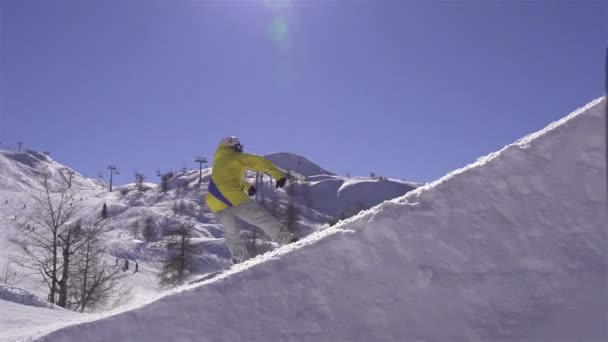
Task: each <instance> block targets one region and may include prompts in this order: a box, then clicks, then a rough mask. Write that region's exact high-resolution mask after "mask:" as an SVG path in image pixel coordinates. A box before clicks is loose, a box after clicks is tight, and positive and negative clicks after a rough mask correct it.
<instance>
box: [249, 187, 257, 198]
mask: <svg viewBox="0 0 608 342" xmlns="http://www.w3.org/2000/svg"><path fill="white" fill-rule="evenodd" d="M256 192H257V190H256V189H255V186H251V187H249V190H247V194H248V195H249V197H253V196H255V193H256Z"/></svg>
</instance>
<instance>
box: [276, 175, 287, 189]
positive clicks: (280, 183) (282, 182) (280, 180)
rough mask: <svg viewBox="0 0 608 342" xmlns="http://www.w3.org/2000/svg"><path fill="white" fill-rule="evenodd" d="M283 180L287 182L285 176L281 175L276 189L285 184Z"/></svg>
mask: <svg viewBox="0 0 608 342" xmlns="http://www.w3.org/2000/svg"><path fill="white" fill-rule="evenodd" d="M285 182H287V178H285V177H283V178H281V179H279V180H278V181H277V189H278V188H282V187H284V186H285Z"/></svg>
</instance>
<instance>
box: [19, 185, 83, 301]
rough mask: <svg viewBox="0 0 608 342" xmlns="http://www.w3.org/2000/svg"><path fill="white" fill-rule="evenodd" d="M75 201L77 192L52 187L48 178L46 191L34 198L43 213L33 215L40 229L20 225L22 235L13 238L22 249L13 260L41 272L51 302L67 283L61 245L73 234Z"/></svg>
mask: <svg viewBox="0 0 608 342" xmlns="http://www.w3.org/2000/svg"><path fill="white" fill-rule="evenodd" d="M73 200H74V195H73V193H72V192H71V191H70V190H69V188H68V187H59V188H52V187H51V185H50V184H49V182H48V177H45V179H44V192H43V194H41V195H39V196H36V197H34V201H35V202H36V205H37V206H38V208H37V209H38V210H37V211H38V213H39V214H40V216H39V217H33V218H30V221H32V222H34V223H35V224H36V226H37V227H40V229H35V230H29V229H27V228H26V227H20V228H21V232H22V235H21V236H19V237H17V238H15V239H13V242H14V243H15V244H16V245H17V246H18V248H19V251H20V254H19V255H18V256H16V257H14V258H13V260H14V261H15V263H17V264H18V265H20V266H22V267H25V268H28V269H31V270H33V271H34V272H36V273H38V274H40V275H41V277H42V280H43V283H44V284H46V285H47V286H48V289H49V295H48V301H49V302H50V303H55V302H56V301H57V295H58V294H59V293H60V292H61V291H62V289H60V286H64V285H65V281H63V279H62V274H63V273H64V272H63V267H64V265H63V262H64V260H65V257H63V250H64V248H65V247H64V246H63V245H62V244H63V243H64V240H66V238H68V239H69V238H71V236H72V235H71V234H72V233H71V231H72V229H73V227H72V225H70V224H69V222H70V220H71V219H72V218H73V217H74V209H75V207H74V206H72V203H73ZM68 247H71V246H68ZM62 257H63V258H62ZM67 257H68V258H69V252H68V256H67ZM65 280H66V281H67V278H66V279H65ZM63 304H64V305H65V303H63ZM58 305H59V303H58Z"/></svg>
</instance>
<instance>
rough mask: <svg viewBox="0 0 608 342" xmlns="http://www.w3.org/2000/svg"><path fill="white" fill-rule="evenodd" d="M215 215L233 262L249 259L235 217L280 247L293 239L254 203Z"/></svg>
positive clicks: (227, 209)
mask: <svg viewBox="0 0 608 342" xmlns="http://www.w3.org/2000/svg"><path fill="white" fill-rule="evenodd" d="M215 215H216V216H217V218H218V220H219V221H220V223H222V225H223V226H224V232H225V239H226V244H227V245H228V250H229V251H230V254H231V256H232V260H233V261H234V262H242V261H245V260H247V259H248V258H249V252H248V251H247V248H246V247H245V243H244V242H243V240H242V239H241V229H240V228H239V227H238V226H237V224H236V218H237V217H238V218H240V219H241V220H243V221H245V222H247V223H249V224H251V225H254V226H256V227H259V228H260V229H262V230H263V231H264V233H266V235H268V236H269V237H270V238H271V239H272V240H273V241H275V242H278V243H279V244H281V245H284V244H287V243H289V241H290V240H291V239H292V238H293V237H294V235H293V234H291V233H290V232H289V231H288V230H287V228H285V227H284V226H283V225H282V224H281V223H279V221H277V219H275V218H274V217H272V215H270V214H269V213H268V212H267V211H266V210H265V209H264V208H263V207H262V206H261V205H260V204H259V203H258V202H256V201H248V202H246V203H243V204H240V205H237V206H236V207H229V208H226V209H224V210H222V211H220V212H218V213H216V214H215Z"/></svg>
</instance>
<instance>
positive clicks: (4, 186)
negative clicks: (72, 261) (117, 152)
mask: <svg viewBox="0 0 608 342" xmlns="http://www.w3.org/2000/svg"><path fill="white" fill-rule="evenodd" d="M293 156H294V155H291V154H288V153H281V154H277V155H275V160H278V161H279V162H280V163H281V166H282V167H283V168H284V169H285V170H292V169H290V168H289V162H281V160H285V161H289V160H291V159H292V158H293ZM277 158H278V159H277ZM298 158H302V159H301V160H305V159H304V158H303V157H299V156H298ZM306 163H307V164H306V165H308V167H309V169H314V168H312V167H311V166H310V165H314V164H313V163H312V162H310V161H306ZM295 165H298V163H297V162H296V163H295ZM299 165H303V164H302V163H300V164H299ZM317 169H318V170H320V171H322V172H327V173H328V174H326V175H321V176H319V175H317V176H314V177H311V178H314V179H312V180H306V179H304V180H298V181H297V182H295V183H296V184H294V185H293V186H299V187H300V188H301V187H302V186H303V184H305V185H306V186H308V187H310V188H311V189H312V191H311V202H312V206H307V205H306V204H307V203H306V202H307V201H306V200H305V199H304V198H303V197H302V196H300V195H289V194H288V193H287V191H285V190H276V189H275V188H274V184H273V183H271V182H265V183H262V184H259V185H258V187H259V193H261V194H264V195H265V196H264V200H265V201H266V203H267V205H269V206H273V208H274V209H273V211H274V212H275V213H276V214H277V215H280V212H281V211H285V208H286V206H287V205H288V203H290V202H291V203H292V204H293V205H295V206H296V207H297V208H298V209H299V212H300V218H299V221H298V223H297V229H296V231H297V233H298V234H299V235H305V234H309V233H311V232H314V231H316V230H319V229H323V228H326V227H328V222H329V221H333V220H334V219H333V218H332V216H339V215H340V214H343V213H345V210H346V209H348V210H349V212H348V215H352V214H354V213H355V211H353V210H354V209H358V210H360V209H363V208H369V207H371V206H373V205H375V204H377V203H379V202H381V201H383V200H388V199H391V198H394V197H396V196H398V195H402V194H403V193H405V191H407V190H410V189H411V188H403V187H402V186H400V183H399V182H393V181H385V182H384V183H382V184H381V182H378V183H377V186H376V187H371V188H370V189H369V191H370V192H372V193H375V196H372V197H370V198H366V199H364V200H363V201H357V199H356V197H357V196H359V194H357V193H352V194H349V195H347V196H344V195H340V194H339V191H338V190H339V189H340V187H341V186H346V185H348V183H349V181H348V180H347V179H346V178H343V177H339V176H335V175H333V174H331V173H330V172H329V171H325V170H324V169H322V168H320V167H317ZM296 171H298V172H301V171H303V169H296ZM210 172H211V169H203V171H202V187H201V188H200V189H199V187H198V186H197V183H198V180H199V172H198V170H196V171H187V172H182V173H179V174H175V175H173V177H171V178H170V179H169V181H168V187H169V190H168V191H167V192H162V191H161V187H160V186H159V185H158V184H154V183H147V182H145V183H143V193H140V192H139V190H138V187H137V185H136V184H134V183H133V184H127V185H123V186H114V191H113V192H108V186H107V184H104V183H102V182H100V181H98V180H92V179H88V178H86V177H83V176H82V175H80V174H79V173H78V172H76V171H75V170H73V169H71V168H69V167H66V166H64V165H62V164H60V163H57V162H56V161H54V160H53V159H51V158H50V157H48V156H46V155H44V154H41V153H38V152H35V151H25V152H14V151H2V150H0V267H5V266H6V265H7V264H6V263H7V260H8V259H9V257H10V256H11V255H16V254H18V252H17V247H16V246H15V245H14V244H12V243H10V242H9V240H10V239H11V237H15V236H18V235H19V234H20V233H19V229H18V227H26V226H27V227H31V228H32V229H35V228H39V227H36V224H35V223H34V220H33V219H35V218H40V216H39V215H40V213H39V209H38V207H37V205H36V201H35V200H34V198H33V197H34V196H40V195H42V194H43V193H44V180H45V179H46V180H47V181H48V183H49V184H50V185H51V187H59V186H64V185H65V184H71V188H72V191H73V193H74V200H73V202H72V203H70V206H72V205H73V206H74V207H75V208H76V212H77V217H75V218H74V221H75V220H76V219H77V218H84V219H85V220H88V221H95V220H99V219H100V214H101V209H102V207H103V205H104V204H106V205H107V207H108V213H109V217H108V219H106V220H104V224H105V225H106V226H107V227H109V228H112V230H111V231H110V232H108V233H106V234H105V235H104V236H103V241H104V245H105V247H106V255H105V261H106V263H108V264H111V265H117V266H116V267H122V266H123V265H124V263H126V262H127V261H128V262H129V263H130V264H131V269H130V270H129V271H128V272H125V274H124V275H125V277H123V279H122V280H121V282H123V283H124V284H123V285H125V287H127V288H131V300H132V301H134V302H135V303H137V302H139V301H141V300H143V299H145V298H148V297H149V296H152V295H156V294H158V293H159V291H160V289H159V287H158V281H157V279H156V274H157V273H158V270H159V267H160V263H159V261H160V260H162V259H163V258H164V257H165V255H166V251H165V242H166V241H167V240H166V239H167V238H166V237H165V234H166V233H167V232H168V231H170V230H172V229H173V228H175V227H178V226H180V225H181V224H183V223H185V222H188V223H191V224H193V228H194V232H193V242H194V243H195V244H196V246H197V250H198V255H197V259H196V269H195V271H196V273H197V274H199V275H201V276H203V275H205V274H209V273H213V272H217V271H220V270H223V269H225V268H227V267H228V266H229V265H230V262H229V258H228V251H227V248H226V246H225V243H224V240H223V237H224V233H223V229H222V227H221V225H220V224H218V222H217V221H216V220H215V217H214V215H212V214H211V213H210V212H209V210H208V208H207V207H206V205H204V197H205V195H206V188H207V184H208V182H209V177H210ZM315 177H316V178H315ZM319 177H327V178H331V179H333V180H334V181H336V184H337V185H338V187H336V188H335V189H334V191H333V193H327V192H326V191H320V192H319V191H318V190H319V189H321V188H322V187H323V185H322V184H321V185H320V183H321V182H320V181H319V180H318V179H319ZM249 181H250V182H254V181H255V180H254V179H249ZM370 182H373V180H371V178H370ZM387 185H388V186H387ZM391 185H392V186H391ZM290 198H291V201H290ZM258 200H261V198H260V199H258ZM352 203H356V204H357V207H356V208H349V206H350V205H351V204H352ZM362 203H363V204H362ZM146 219H148V220H151V221H152V222H153V225H154V228H155V231H156V233H157V235H158V239H157V241H154V242H148V243H146V242H144V241H143V236H142V234H141V229H142V228H141V227H142V226H143V223H144V221H145V220H146ZM136 225H139V227H140V228H139V233H134V227H135V226H136ZM28 229H29V228H28ZM258 243H261V244H262V245H261V247H260V249H259V250H261V251H263V250H267V249H272V248H274V247H273V245H272V244H269V243H268V242H263V241H262V242H260V241H259V240H258ZM134 263H137V265H138V272H136V273H134V272H133V271H132V270H133V264H134ZM11 268H12V271H15V272H18V273H20V274H25V273H26V272H27V271H28V270H26V269H23V268H19V267H18V266H17V265H15V264H14V263H12V264H11ZM193 279H196V276H195V277H193ZM40 281H41V279H40V277H39V276H37V275H35V274H33V275H29V276H28V277H26V278H25V279H23V280H22V281H20V282H19V284H18V287H19V288H21V289H24V290H27V291H29V292H31V293H32V294H33V295H35V296H38V297H40V298H46V296H47V295H48V290H47V289H46V288H45V287H44V286H41V284H40ZM16 286H17V285H16ZM0 302H1V299H0ZM123 304H126V302H125V303H123ZM15 305H16V304H14V303H12V304H10V305H7V306H6V307H14V306H15ZM54 314H55V313H54ZM11 315H12V313H11V312H4V311H0V328H2V327H5V326H6V324H9V325H10V322H12V320H10V319H8V316H11ZM33 317H40V316H38V315H34V316H33ZM36 319H37V318H34V319H33V320H32V319H28V320H26V321H25V322H27V324H28V325H35V322H36ZM7 322H9V323H7ZM49 322H50V320H46V319H45V320H38V323H40V324H41V326H42V327H43V326H44V325H45V324H48V323H49ZM41 329H42V328H41ZM21 332H22V330H15V331H14V333H15V334H17V335H19V334H21ZM0 336H1V335H0Z"/></svg>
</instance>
